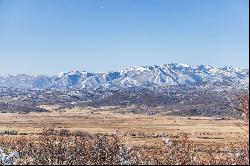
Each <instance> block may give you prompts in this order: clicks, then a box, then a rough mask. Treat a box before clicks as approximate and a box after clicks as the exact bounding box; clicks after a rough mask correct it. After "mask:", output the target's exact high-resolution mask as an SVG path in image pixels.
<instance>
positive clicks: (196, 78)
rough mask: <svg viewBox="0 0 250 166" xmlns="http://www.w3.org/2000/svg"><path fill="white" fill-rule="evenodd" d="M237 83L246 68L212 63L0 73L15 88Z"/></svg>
mask: <svg viewBox="0 0 250 166" xmlns="http://www.w3.org/2000/svg"><path fill="white" fill-rule="evenodd" d="M203 83H206V85H208V86H210V87H213V86H238V87H248V83H249V70H248V69H242V68H233V67H222V68H217V67H212V66H209V65H204V64H200V65H196V66H191V65H188V64H182V63H170V64H163V65H160V66H158V65H154V66H133V67H129V68H126V69H122V70H118V71H111V72H107V73H88V72H85V71H69V72H61V73H59V74H57V75H52V76H46V75H40V76H39V75H38V76H29V75H23V74H21V75H16V76H8V77H6V76H2V77H0V86H5V87H18V88H42V89H43V88H59V89H60V88H90V89H96V88H102V87H105V88H114V87H118V88H119V87H120V88H130V87H138V86H139V87H151V86H158V87H166V86H168V85H189V86H193V85H197V84H203Z"/></svg>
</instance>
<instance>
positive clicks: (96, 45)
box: [0, 0, 249, 74]
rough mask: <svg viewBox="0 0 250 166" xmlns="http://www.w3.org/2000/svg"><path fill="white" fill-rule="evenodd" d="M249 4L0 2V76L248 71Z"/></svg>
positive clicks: (228, 0) (213, 0) (235, 0)
mask: <svg viewBox="0 0 250 166" xmlns="http://www.w3.org/2000/svg"><path fill="white" fill-rule="evenodd" d="M248 13H249V1H248V0H0V74H17V73H27V74H56V73H58V72H60V71H68V70H81V71H82V70H87V71H90V72H102V71H110V70H116V69H120V68H124V67H129V66H134V65H154V64H157V65H160V64H167V63H171V62H180V63H187V64H191V65H194V64H209V65H212V66H218V67H220V66H225V65H230V66H236V67H245V68H249V65H248V59H249V57H248V54H249V47H248V45H249V16H248Z"/></svg>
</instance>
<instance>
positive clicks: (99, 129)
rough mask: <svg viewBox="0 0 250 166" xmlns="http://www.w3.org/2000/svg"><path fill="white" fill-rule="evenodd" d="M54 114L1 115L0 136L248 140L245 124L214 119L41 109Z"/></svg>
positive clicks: (141, 141) (144, 141) (149, 142)
mask: <svg viewBox="0 0 250 166" xmlns="http://www.w3.org/2000/svg"><path fill="white" fill-rule="evenodd" d="M41 107H44V108H46V109H49V110H50V111H51V112H44V113H34V112H31V113H28V114H18V113H1V114H0V132H1V133H3V132H4V131H8V130H16V131H17V132H18V133H19V134H21V135H27V134H28V135H34V134H37V133H41V132H42V131H43V128H54V129H58V130H60V129H67V130H70V131H86V132H89V133H103V134H105V135H111V134H113V133H115V132H116V131H119V132H121V133H122V135H123V136H124V138H125V140H126V142H127V143H128V144H131V145H146V146H157V145H161V144H162V138H164V137H173V136H175V135H178V133H186V134H187V135H188V138H189V139H190V140H192V141H194V142H195V143H196V144H204V145H208V144H218V145H223V144H230V143H237V142H238V140H241V139H243V137H245V135H244V132H245V131H244V130H243V129H241V128H240V127H238V126H237V125H236V124H240V123H243V121H242V120H235V119H218V118H211V117H176V116H161V115H139V114H131V113H130V114H121V113H114V112H113V111H109V108H108V107H103V108H100V109H98V111H97V110H96V109H95V108H73V109H65V110H63V111H62V110H61V111H54V108H56V106H41Z"/></svg>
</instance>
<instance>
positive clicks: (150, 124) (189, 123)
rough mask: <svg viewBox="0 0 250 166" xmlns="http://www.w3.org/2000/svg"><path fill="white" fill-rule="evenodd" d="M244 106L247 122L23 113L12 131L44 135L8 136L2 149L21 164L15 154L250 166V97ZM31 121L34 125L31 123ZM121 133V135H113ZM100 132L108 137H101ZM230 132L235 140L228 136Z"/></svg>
mask: <svg viewBox="0 0 250 166" xmlns="http://www.w3.org/2000/svg"><path fill="white" fill-rule="evenodd" d="M239 102H240V105H241V108H240V109H239V110H240V111H241V112H242V116H243V118H244V119H243V120H242V121H235V120H219V121H217V120H214V119H211V118H196V117H192V118H191V119H185V118H176V117H160V116H154V117H151V116H134V115H133V116H130V115H114V114H113V113H112V112H106V111H102V113H100V114H99V113H98V114H96V113H93V112H92V110H79V109H78V110H75V111H72V110H71V111H66V112H63V113H58V112H54V111H53V110H52V112H51V113H50V114H40V116H39V115H38V114H28V115H19V116H21V117H22V118H20V117H19V118H20V119H18V117H16V120H15V122H14V121H12V122H11V123H13V126H15V127H12V128H18V129H20V130H24V129H27V127H31V129H32V130H31V131H32V132H35V131H37V132H38V133H37V134H35V135H27V136H10V135H2V136H0V146H1V148H4V150H5V151H9V152H11V151H17V152H18V153H19V157H17V159H16V160H15V156H12V158H13V159H12V158H11V162H10V163H13V162H12V160H13V161H14V160H15V164H43V165H45V164H50V165H58V164H60V165H62V164H65V165H76V164H77V165H78V164H79V165H94V164H96V165H107V164H109V165H130V164H133V165H146V164H147V165H151V164H153V165H183V164H185V165H204V164H206V165H248V164H249V138H248V134H249V119H248V117H249V110H248V97H247V96H241V97H239ZM91 112H92V113H91ZM42 115H43V116H42ZM8 116H10V115H9V114H6V115H5V117H1V119H2V120H3V121H0V122H1V126H2V128H4V127H6V126H5V125H6V122H5V121H6V119H7V117H8ZM10 117H11V116H10ZM5 118H6V119H5ZM31 119H32V120H34V121H32V122H29V120H31ZM41 122H43V123H41ZM58 122H61V123H58ZM62 122H64V123H62ZM39 123H41V124H43V125H42V126H45V124H47V127H48V128H44V127H42V128H40V129H38V128H39ZM31 125H34V126H31ZM50 125H52V128H50ZM60 125H62V126H67V128H69V129H71V131H70V130H65V129H60V130H59V129H58V128H60ZM145 125H146V126H145ZM82 126H85V127H84V129H85V130H88V131H90V132H91V133H89V132H81V131H74V130H75V129H82ZM218 126H219V127H218ZM35 127H37V128H35ZM54 127H55V128H54ZM94 127H95V128H98V130H96V129H95V128H94ZM117 129H119V130H120V131H116V132H115V133H113V134H111V133H112V132H114V131H115V130H117ZM99 130H101V131H102V133H106V134H100V131H99ZM157 132H159V133H158V134H157ZM229 133H230V134H231V135H232V137H231V138H230V137H229V138H226V137H228V135H227V134H229ZM233 135H234V136H235V135H237V136H236V137H233ZM238 135H241V137H238ZM232 138H234V139H235V140H234V142H232ZM140 141H141V142H140ZM230 141H231V143H229V142H230ZM139 142H140V143H139ZM128 144H129V145H128ZM130 145H134V146H130ZM0 150H1V149H0ZM1 153H2V152H1V151H0V158H1ZM5 153H7V152H4V154H5ZM5 159H6V157H5ZM1 163H4V162H3V160H0V164H1Z"/></svg>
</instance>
